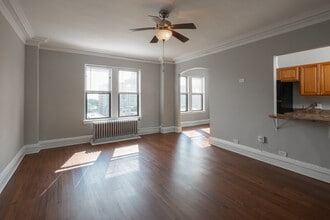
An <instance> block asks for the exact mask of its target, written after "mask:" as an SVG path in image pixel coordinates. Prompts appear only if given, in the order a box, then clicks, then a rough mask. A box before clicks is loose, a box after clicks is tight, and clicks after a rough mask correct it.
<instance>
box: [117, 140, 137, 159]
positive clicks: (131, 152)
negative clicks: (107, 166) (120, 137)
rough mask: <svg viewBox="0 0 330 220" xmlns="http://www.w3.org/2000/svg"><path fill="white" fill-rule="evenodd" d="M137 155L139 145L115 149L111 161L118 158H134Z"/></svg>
mask: <svg viewBox="0 0 330 220" xmlns="http://www.w3.org/2000/svg"><path fill="white" fill-rule="evenodd" d="M138 154H139V145H137V144H134V145H130V146H126V147H117V148H115V150H114V152H113V155H112V159H111V160H116V159H120V158H125V157H130V156H136V155H138Z"/></svg>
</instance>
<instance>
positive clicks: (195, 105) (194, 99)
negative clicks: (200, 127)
mask: <svg viewBox="0 0 330 220" xmlns="http://www.w3.org/2000/svg"><path fill="white" fill-rule="evenodd" d="M202 103H203V101H202V95H191V110H193V111H198V110H203V104H202Z"/></svg>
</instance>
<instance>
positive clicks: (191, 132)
mask: <svg viewBox="0 0 330 220" xmlns="http://www.w3.org/2000/svg"><path fill="white" fill-rule="evenodd" d="M182 133H183V134H184V135H186V136H187V137H189V138H196V137H203V135H202V134H201V133H199V132H198V131H196V130H187V131H182Z"/></svg>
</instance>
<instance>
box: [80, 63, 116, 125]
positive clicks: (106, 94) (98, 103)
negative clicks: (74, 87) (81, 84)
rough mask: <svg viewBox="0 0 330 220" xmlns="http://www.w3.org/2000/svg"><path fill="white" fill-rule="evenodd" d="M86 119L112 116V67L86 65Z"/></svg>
mask: <svg viewBox="0 0 330 220" xmlns="http://www.w3.org/2000/svg"><path fill="white" fill-rule="evenodd" d="M85 88H86V92H85V96H86V119H93V118H108V117H110V103H111V102H110V97H111V69H110V68H105V67H97V66H86V69H85Z"/></svg>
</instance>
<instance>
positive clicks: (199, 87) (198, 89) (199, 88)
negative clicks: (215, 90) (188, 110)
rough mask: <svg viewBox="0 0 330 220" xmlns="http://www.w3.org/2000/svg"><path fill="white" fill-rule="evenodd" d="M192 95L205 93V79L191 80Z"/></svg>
mask: <svg viewBox="0 0 330 220" xmlns="http://www.w3.org/2000/svg"><path fill="white" fill-rule="evenodd" d="M191 90H192V93H203V78H191Z"/></svg>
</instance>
